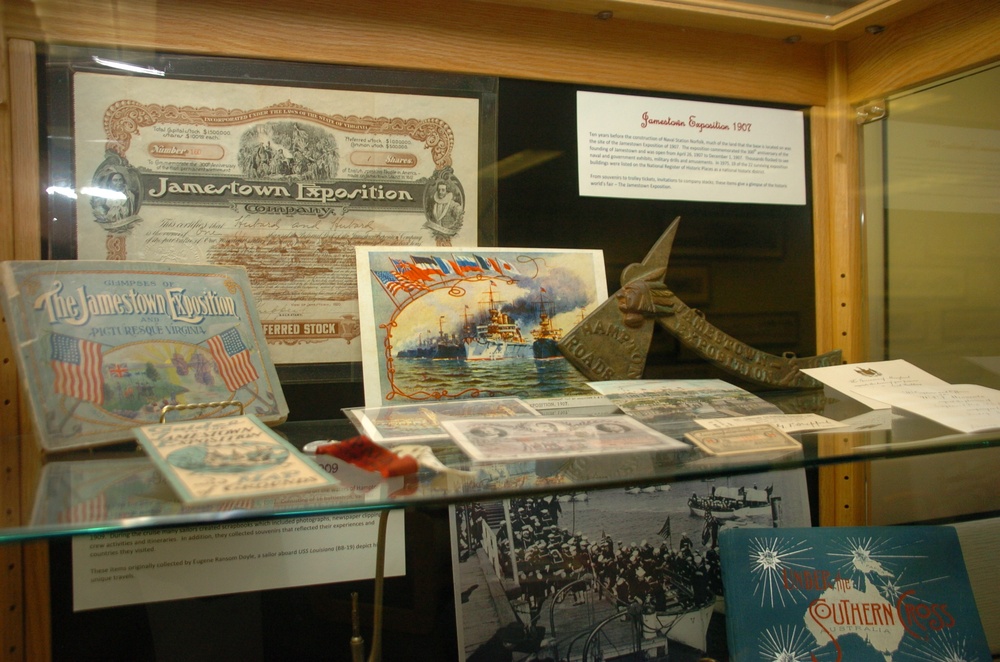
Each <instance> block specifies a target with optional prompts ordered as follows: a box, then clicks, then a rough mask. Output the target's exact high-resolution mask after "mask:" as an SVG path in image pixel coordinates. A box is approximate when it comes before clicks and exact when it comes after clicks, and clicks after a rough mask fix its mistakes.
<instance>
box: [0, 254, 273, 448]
mask: <svg viewBox="0 0 1000 662" xmlns="http://www.w3.org/2000/svg"><path fill="white" fill-rule="evenodd" d="M0 275H2V282H3V290H2V296H0V302H2V303H3V307H4V312H5V313H6V316H7V326H8V328H9V329H10V334H11V341H12V345H13V346H14V348H15V349H16V352H15V354H16V356H17V360H18V369H19V370H20V374H21V380H22V383H23V384H24V387H25V391H26V393H27V395H28V400H29V402H30V404H31V410H32V413H33V415H34V423H35V431H36V435H37V437H38V441H39V443H40V445H41V446H42V448H44V449H45V450H49V451H57V450H66V449H71V448H82V447H89V446H96V445H101V444H108V443H113V442H119V441H126V440H130V439H134V438H135V435H134V433H133V428H135V427H137V426H140V425H144V424H147V423H158V422H159V420H160V415H161V413H162V412H163V409H164V407H168V406H171V407H178V406H180V407H181V409H179V410H175V411H171V413H170V414H169V418H168V421H169V422H175V421H178V420H186V419H206V418H215V417H218V416H229V415H232V414H233V413H235V412H236V411H237V408H240V409H242V410H244V411H245V412H246V413H252V414H255V415H256V416H257V417H258V418H260V419H261V420H262V421H263V422H264V423H266V424H268V425H274V424H278V423H280V422H282V421H284V420H285V418H286V417H287V416H288V406H287V404H286V403H285V398H284V395H283V393H282V390H281V384H280V383H279V382H278V378H277V374H276V373H275V370H274V365H273V364H272V362H271V358H270V355H269V354H268V351H267V345H266V343H265V342H264V334H263V332H262V331H261V324H260V320H259V318H258V316H257V309H256V306H255V302H254V298H253V295H252V294H251V292H250V285H249V282H248V279H247V273H246V271H245V270H244V269H243V268H242V267H228V266H217V265H176V264H164V263H155V262H121V261H108V262H105V261H78V260H40V261H19V262H5V263H3V264H2V265H0ZM226 403H235V404H231V405H227V404H226ZM195 404H199V405H200V404H210V405H212V406H209V407H204V408H197V409H195V408H190V407H189V408H186V409H185V408H184V406H189V405H195Z"/></svg>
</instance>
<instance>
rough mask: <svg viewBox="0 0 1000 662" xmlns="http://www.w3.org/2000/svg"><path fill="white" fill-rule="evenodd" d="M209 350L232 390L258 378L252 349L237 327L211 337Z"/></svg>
mask: <svg viewBox="0 0 1000 662" xmlns="http://www.w3.org/2000/svg"><path fill="white" fill-rule="evenodd" d="M208 351H209V352H211V353H212V358H213V359H215V363H216V365H218V366H219V374H220V375H222V381H224V382H225V383H226V388H228V389H229V390H230V391H235V390H237V389H239V388H240V387H241V386H244V385H246V384H249V383H250V382H252V381H254V380H256V379H257V370H256V369H255V368H254V367H253V363H251V361H250V350H249V349H247V346H246V345H245V344H243V338H241V337H240V332H239V331H237V330H236V328H235V327H234V328H232V329H229V330H228V331H223V332H222V333H220V334H219V335H217V336H212V337H211V338H209V339H208Z"/></svg>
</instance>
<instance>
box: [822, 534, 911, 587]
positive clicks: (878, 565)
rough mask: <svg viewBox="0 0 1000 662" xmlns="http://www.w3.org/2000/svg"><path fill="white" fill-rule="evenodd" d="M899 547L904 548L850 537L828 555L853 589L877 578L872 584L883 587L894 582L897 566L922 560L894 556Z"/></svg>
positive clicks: (879, 540)
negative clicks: (852, 582)
mask: <svg viewBox="0 0 1000 662" xmlns="http://www.w3.org/2000/svg"><path fill="white" fill-rule="evenodd" d="M903 547H906V545H904V544H902V543H899V544H897V543H894V542H893V541H892V540H891V539H888V538H882V537H855V536H850V537H848V538H847V539H846V540H844V541H839V542H837V543H835V544H834V551H831V552H830V553H829V555H830V556H831V557H832V558H834V559H837V562H838V563H839V566H838V571H839V573H840V575H841V576H842V577H845V578H850V579H852V580H854V583H855V586H861V584H862V583H863V582H867V581H872V580H873V579H875V578H880V581H878V582H876V584H881V585H886V584H890V583H892V582H894V581H896V580H897V579H898V578H897V571H896V569H897V568H898V567H899V566H900V564H901V563H903V562H906V561H912V560H913V559H922V558H926V556H922V555H915V554H899V553H897V552H898V551H899V550H900V549H901V548H903ZM861 580H863V581H861Z"/></svg>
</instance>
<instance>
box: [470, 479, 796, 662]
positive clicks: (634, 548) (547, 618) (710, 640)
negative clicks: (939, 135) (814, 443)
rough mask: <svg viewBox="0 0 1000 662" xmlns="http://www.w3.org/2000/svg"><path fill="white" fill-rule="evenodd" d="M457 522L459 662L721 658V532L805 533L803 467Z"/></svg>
mask: <svg viewBox="0 0 1000 662" xmlns="http://www.w3.org/2000/svg"><path fill="white" fill-rule="evenodd" d="M451 512H452V522H451V527H452V571H453V575H454V581H455V611H456V618H457V621H458V623H457V628H458V647H459V651H458V659H460V660H463V661H465V662H520V661H523V662H543V661H552V662H555V661H562V660H573V661H575V660H605V661H612V660H623V661H624V660H638V659H642V660H654V661H655V660H659V661H666V660H670V662H697V661H698V660H700V659H701V658H702V657H705V656H709V657H713V656H720V659H723V658H722V657H721V656H722V655H723V654H724V652H725V640H726V628H725V603H724V596H723V590H722V581H721V571H720V567H719V553H718V536H719V533H720V532H721V531H722V530H724V529H726V528H742V527H793V526H794V527H802V526H809V525H810V513H809V501H808V498H807V491H806V479H805V472H804V471H803V470H801V469H798V470H790V471H778V472H769V473H762V474H749V475H745V476H734V477H732V478H729V479H726V478H716V479H706V480H696V481H686V482H678V483H671V484H663V485H646V486H634V487H627V488H622V487H619V488H615V489H609V490H600V491H589V492H576V493H563V494H553V495H542V496H525V497H522V498H516V499H509V500H497V501H489V502H476V503H468V504H459V505H456V506H453V507H452V510H451Z"/></svg>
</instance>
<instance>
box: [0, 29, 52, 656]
mask: <svg viewBox="0 0 1000 662" xmlns="http://www.w3.org/2000/svg"><path fill="white" fill-rule="evenodd" d="M7 43H8V52H9V55H8V57H9V71H8V76H9V80H10V97H9V98H10V131H11V149H10V161H9V164H10V168H11V177H10V183H11V187H12V190H11V191H10V196H9V199H11V201H12V210H11V211H12V218H11V219H10V220H9V221H8V223H9V225H10V227H11V231H12V232H13V234H14V238H13V239H14V240H13V242H12V246H13V249H14V250H13V253H14V254H13V257H14V258H15V259H18V260H37V259H39V258H40V257H41V246H42V240H41V228H42V221H41V201H40V196H41V191H40V189H39V187H40V184H39V174H38V173H39V169H40V164H39V153H40V151H39V150H40V147H39V143H38V88H37V83H36V75H37V67H36V50H35V44H34V43H33V42H30V41H24V40H17V39H12V40H10V41H9V42H7ZM5 225H7V223H5ZM18 410H19V418H20V425H19V433H20V442H21V443H20V454H19V458H18V459H19V464H18V470H19V471H18V478H19V483H20V484H19V490H20V499H19V503H20V504H21V512H20V522H21V523H22V524H24V523H26V522H28V521H29V519H30V517H31V512H30V511H31V506H32V504H33V503H34V497H35V490H36V487H37V485H38V475H39V473H40V472H41V461H42V458H41V452H40V450H39V448H38V447H37V446H36V445H35V441H34V438H33V437H32V436H31V434H30V431H31V422H30V421H31V417H30V413H29V411H28V405H27V402H26V401H25V400H24V399H23V398H22V399H20V402H19V405H18ZM21 549H22V555H21V560H22V563H23V572H24V574H23V579H22V581H23V593H22V595H23V601H24V602H23V619H24V621H23V627H24V642H23V646H22V648H23V650H24V655H25V659H28V660H47V659H50V658H51V650H50V636H49V627H50V613H49V604H50V596H49V565H48V545H47V543H44V542H39V543H29V544H25V545H22V546H21Z"/></svg>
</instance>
